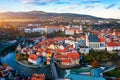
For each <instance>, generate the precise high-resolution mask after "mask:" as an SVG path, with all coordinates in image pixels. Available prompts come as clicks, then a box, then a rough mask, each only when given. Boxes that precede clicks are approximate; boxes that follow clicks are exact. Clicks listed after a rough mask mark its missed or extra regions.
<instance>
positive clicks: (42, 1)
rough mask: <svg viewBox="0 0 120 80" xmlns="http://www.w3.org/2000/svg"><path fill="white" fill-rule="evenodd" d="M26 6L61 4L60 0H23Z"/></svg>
mask: <svg viewBox="0 0 120 80" xmlns="http://www.w3.org/2000/svg"><path fill="white" fill-rule="evenodd" d="M22 2H23V3H25V4H33V5H47V4H50V3H55V2H59V0H22Z"/></svg>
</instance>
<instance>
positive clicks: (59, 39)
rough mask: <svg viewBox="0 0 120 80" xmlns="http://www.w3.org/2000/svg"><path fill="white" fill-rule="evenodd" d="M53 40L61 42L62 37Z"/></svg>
mask: <svg viewBox="0 0 120 80" xmlns="http://www.w3.org/2000/svg"><path fill="white" fill-rule="evenodd" d="M55 40H57V41H61V40H63V38H62V37H57V38H56V39H55Z"/></svg>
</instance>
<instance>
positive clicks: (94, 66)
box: [91, 59, 100, 68]
mask: <svg viewBox="0 0 120 80" xmlns="http://www.w3.org/2000/svg"><path fill="white" fill-rule="evenodd" d="M91 66H92V68H99V67H100V65H99V63H98V61H97V60H96V59H95V60H94V61H93V62H92V64H91Z"/></svg>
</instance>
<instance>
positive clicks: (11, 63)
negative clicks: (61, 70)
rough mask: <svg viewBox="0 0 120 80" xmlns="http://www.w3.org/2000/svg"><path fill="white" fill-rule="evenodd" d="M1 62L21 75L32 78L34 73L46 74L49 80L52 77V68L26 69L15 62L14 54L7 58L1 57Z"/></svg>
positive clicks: (9, 54) (8, 55)
mask: <svg viewBox="0 0 120 80" xmlns="http://www.w3.org/2000/svg"><path fill="white" fill-rule="evenodd" d="M1 62H2V63H3V64H4V63H7V64H8V65H9V66H11V67H12V68H13V69H14V70H16V71H17V72H18V73H20V74H21V75H25V76H31V75H32V74H34V73H40V74H45V75H46V78H49V79H50V78H51V76H52V73H51V70H50V67H41V68H30V67H26V66H23V65H20V64H18V63H17V62H16V60H15V53H14V52H11V53H8V54H7V55H6V56H4V57H1Z"/></svg>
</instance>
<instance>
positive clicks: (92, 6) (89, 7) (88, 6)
mask: <svg viewBox="0 0 120 80" xmlns="http://www.w3.org/2000/svg"><path fill="white" fill-rule="evenodd" d="M97 6H98V4H97V3H95V4H88V5H86V6H85V8H86V9H94V8H95V7H97Z"/></svg>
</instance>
